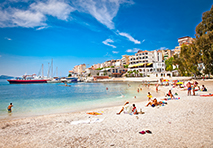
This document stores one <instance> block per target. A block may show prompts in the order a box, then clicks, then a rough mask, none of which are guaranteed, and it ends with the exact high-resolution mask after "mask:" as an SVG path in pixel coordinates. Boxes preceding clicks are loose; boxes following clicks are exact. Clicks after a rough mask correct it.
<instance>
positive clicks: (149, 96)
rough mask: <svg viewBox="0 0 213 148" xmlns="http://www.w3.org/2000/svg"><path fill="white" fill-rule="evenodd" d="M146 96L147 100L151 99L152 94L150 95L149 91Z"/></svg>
mask: <svg viewBox="0 0 213 148" xmlns="http://www.w3.org/2000/svg"><path fill="white" fill-rule="evenodd" d="M147 97H148V101H150V100H152V95H151V93H150V92H148V95H147Z"/></svg>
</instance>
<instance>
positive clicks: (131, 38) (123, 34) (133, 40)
mask: <svg viewBox="0 0 213 148" xmlns="http://www.w3.org/2000/svg"><path fill="white" fill-rule="evenodd" d="M118 34H119V35H121V36H124V37H126V38H128V39H129V40H130V41H132V42H134V43H135V44H141V42H140V41H138V40H136V39H134V38H133V37H132V36H131V35H129V34H128V33H125V32H119V31H118Z"/></svg>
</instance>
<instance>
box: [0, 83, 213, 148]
mask: <svg viewBox="0 0 213 148" xmlns="http://www.w3.org/2000/svg"><path fill="white" fill-rule="evenodd" d="M198 83H199V85H200V86H201V85H202V84H204V85H205V86H206V87H207V89H208V92H199V91H198V92H197V95H196V96H187V91H183V90H182V89H180V88H173V89H172V92H173V93H175V92H176V93H178V97H180V99H178V100H169V101H167V103H168V104H167V105H164V106H159V107H154V108H152V107H150V106H149V107H145V105H146V104H147V101H135V102H130V104H133V103H135V104H136V107H137V109H140V108H142V111H143V112H144V114H138V115H129V114H123V113H121V114H120V115H116V113H117V112H119V111H120V109H121V107H122V106H120V105H119V106H114V107H105V108H99V109H94V110H92V111H96V112H99V113H103V114H102V115H97V116H94V115H88V114H86V113H87V112H89V111H81V112H75V113H60V114H51V115H43V116H35V117H26V118H19V119H12V120H11V119H10V120H9V119H5V120H0V139H1V140H0V147H2V148H7V147H8V148H9V147H15V148H19V147H20V148H25V147H34V148H41V147H132V148H133V147H134V148H135V147H193V148H194V147H206V148H209V147H213V124H212V123H213V96H211V97H201V96H200V94H208V93H213V88H212V84H213V81H211V80H206V81H198ZM170 88H171V86H170V87H166V86H160V87H159V92H158V93H155V94H154V92H155V86H150V88H149V89H150V92H153V94H154V95H153V97H155V96H156V97H158V98H159V97H163V96H164V94H165V93H166V92H168V90H169V89H170ZM124 103H125V102H124ZM146 130H150V131H151V132H152V133H151V134H150V133H146V134H139V132H140V131H146Z"/></svg>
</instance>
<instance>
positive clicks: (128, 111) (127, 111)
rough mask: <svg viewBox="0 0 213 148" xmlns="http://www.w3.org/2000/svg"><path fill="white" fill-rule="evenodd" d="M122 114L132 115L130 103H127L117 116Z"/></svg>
mask: <svg viewBox="0 0 213 148" xmlns="http://www.w3.org/2000/svg"><path fill="white" fill-rule="evenodd" d="M122 112H124V113H128V114H130V113H131V112H132V106H131V105H130V104H129V101H126V103H125V104H124V106H123V107H122V109H121V110H120V112H119V113H117V115H120V114H121V113H122Z"/></svg>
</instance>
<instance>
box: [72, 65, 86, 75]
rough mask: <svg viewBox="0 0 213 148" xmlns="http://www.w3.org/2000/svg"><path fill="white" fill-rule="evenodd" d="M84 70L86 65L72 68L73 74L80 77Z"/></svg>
mask: <svg viewBox="0 0 213 148" xmlns="http://www.w3.org/2000/svg"><path fill="white" fill-rule="evenodd" d="M85 69H86V64H81V65H76V66H74V68H73V72H74V73H76V74H78V75H80V74H82V73H83V72H85Z"/></svg>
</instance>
